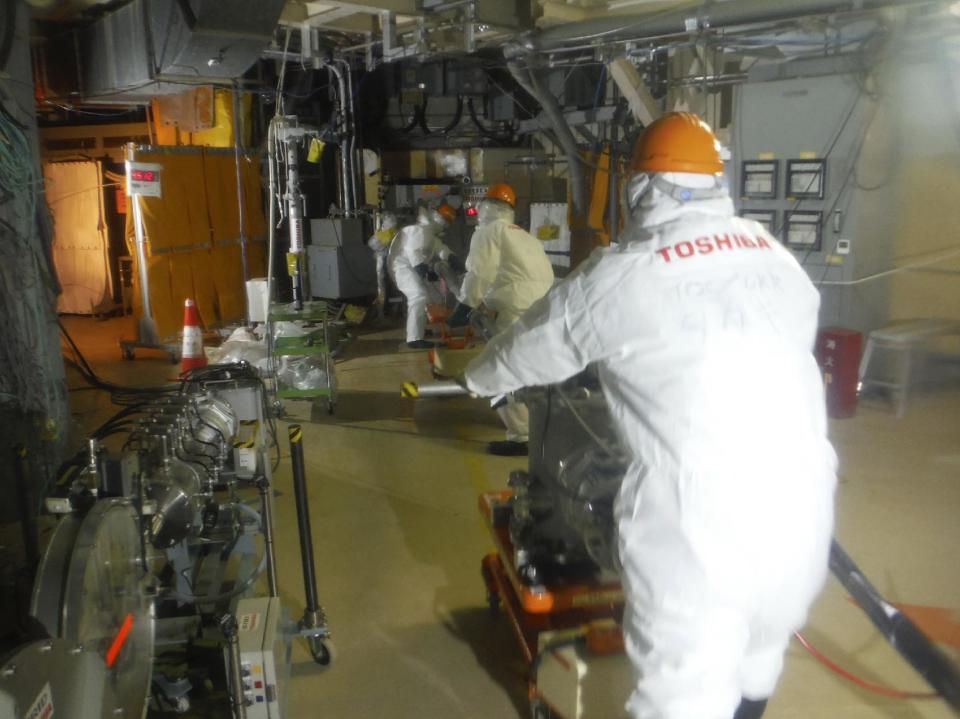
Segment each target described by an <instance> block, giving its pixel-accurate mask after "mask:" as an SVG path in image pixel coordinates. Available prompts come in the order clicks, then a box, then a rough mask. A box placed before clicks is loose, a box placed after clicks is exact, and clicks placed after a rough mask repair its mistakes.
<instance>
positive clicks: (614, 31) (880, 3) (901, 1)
mask: <svg viewBox="0 0 960 719" xmlns="http://www.w3.org/2000/svg"><path fill="white" fill-rule="evenodd" d="M921 4H932V0H734V1H733V2H724V3H718V2H712V1H710V0H708V1H707V2H703V3H699V4H698V5H695V6H689V5H688V6H686V7H682V8H678V9H676V10H667V11H664V12H660V13H647V14H645V15H619V16H613V17H610V16H606V17H601V18H596V19H593V20H587V21H585V22H579V23H568V24H565V25H560V26H558V27H555V28H550V29H548V30H545V31H543V32H542V33H540V34H539V35H537V36H535V38H534V42H535V43H536V47H537V49H538V50H541V51H543V50H552V49H554V48H559V47H562V46H564V45H568V44H570V43H577V42H592V41H617V40H623V39H631V40H640V39H643V38H651V37H658V36H668V35H683V34H686V35H689V34H690V33H693V32H697V31H699V30H708V29H709V30H716V29H719V28H724V27H729V26H734V25H751V24H754V23H762V22H776V21H781V20H792V19H795V18H800V17H804V16H808V15H822V14H830V13H838V12H854V11H857V12H862V11H869V10H878V9H880V8H884V7H888V6H892V5H901V6H902V5H921Z"/></svg>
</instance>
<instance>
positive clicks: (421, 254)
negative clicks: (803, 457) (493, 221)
mask: <svg viewBox="0 0 960 719" xmlns="http://www.w3.org/2000/svg"><path fill="white" fill-rule="evenodd" d="M455 217H456V210H455V209H453V207H451V206H450V205H447V204H442V205H440V207H438V208H437V209H435V210H433V209H429V208H426V207H423V208H421V209H420V212H419V214H418V216H417V223H416V224H415V225H407V226H406V227H404V228H403V229H401V230H400V232H399V233H398V234H397V236H396V238H395V239H394V240H393V242H392V243H391V245H390V251H389V253H388V255H387V267H388V268H389V270H390V276H391V277H392V278H393V281H394V284H396V286H397V289H399V290H400V291H401V292H402V293H403V295H404V297H406V298H407V347H409V348H411V349H428V348H431V347H434V346H435V345H434V343H433V342H429V341H427V340H425V339H424V335H425V333H426V329H427V303H428V302H429V301H430V300H431V299H433V301H435V302H438V301H440V300H441V299H442V298H441V297H440V293H439V292H438V291H437V289H436V288H435V287H434V285H432V284H431V283H432V282H433V281H436V280H437V275H436V274H435V273H434V271H433V269H432V268H431V263H432V262H433V261H434V260H435V259H441V260H446V261H447V262H448V263H450V264H451V265H453V266H462V264H460V263H458V261H457V259H456V256H455V255H454V254H453V253H452V252H451V251H450V248H448V247H447V246H446V245H444V244H443V242H442V240H441V234H442V233H443V231H444V230H445V229H446V228H447V226H448V225H449V224H450V223H451V222H452V221H453V219H454V218H455Z"/></svg>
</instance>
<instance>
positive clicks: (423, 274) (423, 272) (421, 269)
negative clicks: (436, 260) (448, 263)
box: [413, 262, 430, 280]
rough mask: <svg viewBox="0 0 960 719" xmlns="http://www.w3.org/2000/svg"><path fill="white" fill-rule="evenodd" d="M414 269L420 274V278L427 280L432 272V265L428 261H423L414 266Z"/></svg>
mask: <svg viewBox="0 0 960 719" xmlns="http://www.w3.org/2000/svg"><path fill="white" fill-rule="evenodd" d="M413 271H414V272H416V273H417V274H418V275H420V279H422V280H425V279H427V277H428V275H429V274H430V266H429V265H427V263H426V262H421V263H420V264H419V265H417V266H416V267H414V268H413Z"/></svg>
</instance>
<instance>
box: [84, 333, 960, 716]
mask: <svg viewBox="0 0 960 719" xmlns="http://www.w3.org/2000/svg"><path fill="white" fill-rule="evenodd" d="M67 326H68V327H69V328H70V331H71V332H72V333H73V334H74V336H75V337H76V339H77V341H78V342H79V344H80V346H81V348H82V349H83V351H84V352H85V354H86V355H87V357H88V359H89V360H90V361H91V363H92V364H93V365H94V367H95V368H96V369H97V371H98V372H100V373H101V374H102V375H103V376H105V377H107V378H110V379H113V380H115V381H125V382H133V381H137V382H155V381H161V380H164V379H169V378H170V377H172V376H173V375H174V374H175V369H174V368H173V366H171V365H170V364H169V362H168V361H166V360H164V359H162V358H160V356H159V355H157V356H155V357H153V358H151V357H149V356H148V355H149V353H144V356H143V357H141V358H138V359H137V360H136V361H135V362H121V361H120V360H119V350H118V349H117V345H116V339H117V338H118V337H119V336H120V335H121V334H126V335H127V336H129V335H130V334H131V331H132V330H131V327H132V324H131V322H130V321H129V320H128V319H114V320H109V321H106V322H95V321H93V320H87V319H81V318H68V319H67ZM400 338H401V334H400V333H399V332H398V331H384V332H379V333H370V334H361V335H360V336H359V337H357V338H356V339H355V340H354V341H353V342H352V344H351V345H350V346H349V348H348V350H347V352H346V353H345V355H344V357H343V359H342V360H341V361H340V362H338V365H337V374H338V378H339V383H340V388H341V395H340V405H339V407H338V411H337V414H336V415H335V416H334V417H327V416H326V415H325V414H317V415H315V416H314V417H311V412H310V409H309V405H306V404H304V403H295V402H294V403H289V404H288V411H289V412H290V417H288V418H287V419H288V420H290V421H299V422H301V423H302V426H303V428H304V432H305V447H306V459H307V472H308V479H309V488H310V489H309V491H310V503H311V509H312V519H313V529H314V545H315V552H316V560H317V566H318V570H319V592H320V598H321V601H322V603H323V604H324V606H325V609H326V610H327V614H328V617H329V621H330V625H331V628H332V630H333V632H334V637H335V638H334V643H335V650H336V659H335V661H334V663H333V665H332V666H331V667H330V668H328V669H326V670H324V671H318V670H317V669H316V667H315V666H314V665H313V664H312V663H311V662H310V661H309V659H308V656H307V654H306V652H305V651H303V650H302V649H301V648H299V647H298V648H297V649H295V654H294V657H295V660H296V664H295V666H294V670H293V681H292V684H291V689H292V691H291V692H290V694H289V710H290V711H289V715H290V716H291V717H311V716H320V715H322V716H330V717H356V718H366V717H370V718H373V717H378V718H379V717H390V718H396V719H402V718H407V717H409V718H411V719H412V718H413V717H418V718H422V717H438V718H440V717H442V718H444V719H446V718H451V719H452V718H454V717H464V718H466V717H476V718H481V717H483V718H487V719H489V718H491V717H497V718H503V719H509V718H510V717H523V716H528V709H527V706H526V698H525V695H526V687H525V678H524V666H523V663H522V661H521V659H520V657H519V654H518V651H517V650H516V647H515V646H514V643H513V637H512V634H511V633H510V630H509V628H508V626H507V624H506V621H505V620H504V619H503V618H502V617H492V616H491V615H490V614H489V612H488V610H487V607H486V602H485V596H484V587H483V583H482V580H481V578H480V572H479V565H480V559H481V557H482V556H483V555H484V554H485V553H486V552H488V551H489V550H490V542H489V540H488V537H487V534H486V532H485V530H484V528H483V526H482V524H481V520H480V518H479V515H478V512H477V509H476V506H477V504H476V498H477V495H478V494H479V493H480V492H483V491H487V490H491V489H500V488H504V487H505V486H506V480H507V476H508V473H509V471H510V470H511V469H512V468H514V467H516V466H518V464H519V463H518V461H517V460H513V459H500V458H493V457H489V456H487V455H486V454H485V453H484V443H485V442H486V441H488V440H491V439H495V438H498V437H500V436H501V429H500V427H499V425H498V422H497V419H496V416H495V415H494V414H493V412H491V411H490V410H488V409H487V408H486V404H485V403H484V402H483V401H482V400H467V399H457V400H432V401H429V400H424V401H420V402H417V403H414V402H413V401H411V400H403V399H401V398H400V395H399V386H400V382H401V381H403V380H416V381H426V380H428V379H429V371H428V367H427V364H426V357H425V353H422V352H418V353H410V352H400V351H398V348H399V345H400ZM71 396H72V398H73V400H74V410H75V418H76V420H77V425H78V436H80V437H82V433H81V432H80V431H79V428H80V427H83V426H89V425H90V424H91V423H92V422H93V421H94V420H95V419H96V418H100V417H103V416H105V415H106V414H107V413H108V412H109V411H110V409H109V407H108V406H107V399H106V398H105V396H103V394H102V393H95V392H90V391H76V392H73V393H72V394H71ZM831 432H832V436H833V439H834V442H835V444H836V447H837V451H838V454H839V455H840V458H841V469H840V475H841V476H840V486H839V490H838V495H837V507H838V527H837V537H838V539H839V540H840V542H841V544H843V545H844V547H845V548H846V549H847V551H848V552H849V553H850V554H851V555H852V556H853V558H854V559H855V560H856V561H857V562H858V563H859V564H860V566H861V568H862V569H863V570H864V572H865V573H866V574H867V576H868V577H870V578H871V579H872V580H873V581H874V583H875V584H876V585H877V587H878V588H879V589H880V591H881V592H883V593H884V594H885V595H886V596H887V597H888V598H889V599H891V600H894V601H897V602H904V603H907V604H916V605H927V606H933V607H944V608H947V609H950V610H952V612H953V615H952V616H953V619H954V621H960V571H958V570H960V562H958V559H957V553H956V552H957V547H958V546H960V521H958V518H957V517H958V512H960V391H957V390H950V391H943V390H941V391H940V392H939V393H937V394H935V395H929V396H924V397H918V398H917V399H916V400H915V401H914V402H912V403H911V406H910V410H909V412H908V414H907V416H906V417H905V418H904V419H903V420H899V421H898V420H896V419H895V418H894V416H893V414H892V412H891V411H890V409H889V408H888V407H887V406H885V405H884V404H883V403H882V402H876V403H868V404H865V405H863V406H861V408H860V411H859V412H858V415H857V417H856V418H855V419H851V420H842V421H836V422H833V424H832V427H831ZM282 436H283V435H282ZM283 444H284V445H285V442H284V443H283ZM283 455H284V458H286V456H287V451H286V447H285V446H284V452H283ZM275 484H276V487H277V489H278V491H279V493H280V496H279V497H278V498H277V502H276V509H277V515H278V525H279V527H278V538H277V541H278V543H279V544H278V546H279V548H280V567H279V575H280V584H281V588H282V593H283V596H284V599H285V600H286V601H287V602H288V603H289V605H290V607H291V609H292V610H293V611H294V612H297V611H299V608H300V607H302V601H303V599H302V597H303V589H302V585H301V580H300V574H299V558H298V554H297V549H296V547H297V538H296V526H295V520H294V516H295V515H294V506H293V498H292V491H291V483H290V471H289V462H288V461H286V459H285V460H284V461H283V463H282V464H281V467H280V470H279V471H278V473H277V475H276V476H275ZM954 629H956V625H954ZM805 634H806V635H807V637H808V638H809V639H810V640H811V641H813V642H814V643H815V644H816V645H817V646H818V647H819V648H820V649H821V650H822V651H824V652H826V653H827V654H829V655H830V656H831V657H833V658H834V659H836V660H837V661H838V662H839V663H841V664H842V665H843V666H845V667H847V668H849V669H851V670H854V671H856V672H857V673H861V674H863V675H864V676H866V677H868V678H870V679H872V680H874V681H878V682H882V683H886V684H890V685H892V686H895V687H898V688H903V689H910V690H917V691H925V687H924V684H923V682H922V680H920V679H919V677H918V676H917V675H916V674H914V673H913V672H912V670H911V669H910V668H909V667H908V666H907V665H906V664H905V663H904V662H903V661H902V660H900V659H899V657H898V656H897V655H896V654H895V652H894V651H893V650H892V649H890V648H889V647H888V645H887V644H886V642H885V641H884V640H883V639H882V638H881V637H880V636H879V635H878V634H877V633H876V632H875V631H874V630H873V628H872V626H871V625H870V624H869V622H868V621H867V620H866V618H865V617H864V615H863V614H862V613H861V612H860V611H859V610H858V609H857V608H856V607H855V606H853V605H852V604H851V603H850V602H849V601H848V598H847V595H846V593H845V592H844V590H843V589H842V588H841V587H840V585H839V584H838V583H837V582H835V581H833V580H831V581H830V582H829V583H828V585H827V588H826V589H825V591H824V593H823V595H822V596H821V598H820V600H819V601H818V603H817V605H816V607H815V608H814V611H813V614H812V616H811V620H810V624H809V626H808V628H807V629H806V630H805ZM957 634H958V633H955V635H954V640H955V642H960V636H958V635H957ZM945 649H946V651H947V652H948V653H950V654H951V655H952V656H953V657H954V658H960V651H958V649H957V646H956V644H954V645H953V646H947V645H945ZM950 716H954V715H953V714H952V713H951V711H950V710H949V709H948V708H947V707H946V706H945V705H944V704H943V703H942V702H939V701H923V700H910V701H904V700H896V699H888V698H884V697H880V696H876V695H873V694H870V693H868V692H866V691H864V690H862V689H859V688H857V687H855V686H853V685H852V684H849V683H847V682H846V681H844V680H843V679H840V678H839V677H837V676H835V675H834V674H832V673H830V672H829V671H827V670H826V669H824V668H823V667H822V666H821V665H820V664H819V663H817V662H816V661H815V660H813V659H812V658H811V657H810V656H809V655H808V654H806V652H805V651H804V650H803V649H802V648H801V647H800V646H799V645H796V644H795V645H793V646H792V647H791V649H790V651H789V653H788V656H787V662H786V669H785V671H784V675H783V678H782V680H781V683H780V686H779V688H778V691H777V693H776V695H775V696H774V698H773V700H772V702H771V705H770V708H769V710H768V712H767V714H766V715H765V718H769V719H793V718H799V717H804V718H805V719H811V718H813V719H819V718H823V719H827V718H829V719H834V718H836V717H844V718H850V719H861V718H862V719H867V718H874V717H877V718H879V717H904V718H907V717H909V718H915V717H916V718H920V717H931V718H933V717H950Z"/></svg>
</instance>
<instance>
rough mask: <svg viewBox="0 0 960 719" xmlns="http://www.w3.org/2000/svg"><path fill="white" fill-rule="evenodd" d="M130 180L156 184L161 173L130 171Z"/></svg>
mask: <svg viewBox="0 0 960 719" xmlns="http://www.w3.org/2000/svg"><path fill="white" fill-rule="evenodd" d="M130 179H131V180H133V181H134V182H156V181H157V180H158V179H160V173H158V172H155V171H153V170H130Z"/></svg>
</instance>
